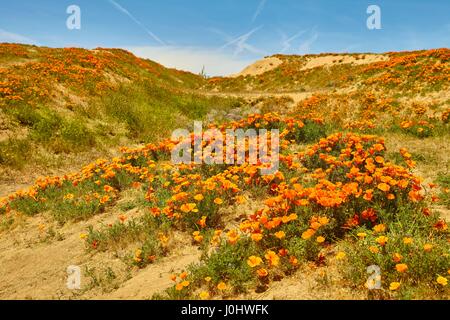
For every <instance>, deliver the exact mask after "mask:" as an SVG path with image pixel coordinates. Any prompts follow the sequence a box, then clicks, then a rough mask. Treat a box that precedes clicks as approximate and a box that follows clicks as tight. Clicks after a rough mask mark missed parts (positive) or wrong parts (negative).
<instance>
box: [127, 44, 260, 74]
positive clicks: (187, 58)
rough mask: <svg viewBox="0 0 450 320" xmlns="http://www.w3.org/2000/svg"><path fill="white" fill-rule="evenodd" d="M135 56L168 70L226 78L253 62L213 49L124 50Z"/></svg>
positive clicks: (141, 48) (135, 48) (168, 47)
mask: <svg viewBox="0 0 450 320" xmlns="http://www.w3.org/2000/svg"><path fill="white" fill-rule="evenodd" d="M124 49H126V50H129V51H131V52H133V53H134V54H135V55H136V56H138V57H141V58H147V59H150V60H153V61H156V62H158V63H161V64H162V65H164V66H166V67H170V68H176V69H179V70H185V71H190V72H193V73H196V74H198V73H200V72H201V71H202V69H203V68H204V69H205V73H206V74H207V75H208V76H227V75H231V74H234V73H238V72H240V71H241V70H242V69H244V68H245V67H246V66H248V65H249V64H251V63H252V62H253V61H252V60H249V59H242V58H238V57H236V56H234V55H232V54H228V53H225V52H220V51H217V49H215V48H202V47H176V46H141V47H127V48H124Z"/></svg>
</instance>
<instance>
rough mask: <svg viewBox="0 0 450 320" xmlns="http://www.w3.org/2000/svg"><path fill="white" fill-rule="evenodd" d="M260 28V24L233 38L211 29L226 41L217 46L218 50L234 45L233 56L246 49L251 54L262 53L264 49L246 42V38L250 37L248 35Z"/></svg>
mask: <svg viewBox="0 0 450 320" xmlns="http://www.w3.org/2000/svg"><path fill="white" fill-rule="evenodd" d="M261 28H262V26H259V27H257V28H254V29H252V30H250V31H249V32H247V33H245V34H243V35H240V36H238V37H235V38H232V37H230V36H229V35H227V34H226V33H224V32H222V31H220V30H217V29H212V30H213V31H215V32H216V33H219V34H221V35H222V36H223V37H224V38H225V40H226V41H227V42H226V43H225V44H224V45H223V46H222V47H220V48H219V50H220V51H222V50H224V49H226V48H228V47H234V53H233V55H234V56H237V55H239V54H240V53H243V52H246V51H247V52H250V53H253V54H257V55H264V51H262V50H260V49H258V48H256V47H254V46H252V45H251V44H249V43H247V42H248V40H249V39H250V37H251V36H252V35H253V34H254V33H255V32H257V31H258V30H259V29H261Z"/></svg>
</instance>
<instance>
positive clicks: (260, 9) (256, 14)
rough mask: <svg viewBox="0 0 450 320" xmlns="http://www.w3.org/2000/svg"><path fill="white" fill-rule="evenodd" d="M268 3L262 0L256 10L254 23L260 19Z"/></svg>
mask: <svg viewBox="0 0 450 320" xmlns="http://www.w3.org/2000/svg"><path fill="white" fill-rule="evenodd" d="M266 2H267V0H261V2H260V3H259V4H258V7H257V8H256V11H255V13H254V14H253V18H252V22H255V20H256V18H258V16H259V15H260V13H261V12H262V11H263V9H264V6H265V5H266Z"/></svg>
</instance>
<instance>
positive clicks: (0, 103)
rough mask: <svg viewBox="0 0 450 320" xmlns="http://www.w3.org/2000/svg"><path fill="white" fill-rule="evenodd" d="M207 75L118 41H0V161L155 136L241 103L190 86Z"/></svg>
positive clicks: (42, 159)
mask: <svg viewBox="0 0 450 320" xmlns="http://www.w3.org/2000/svg"><path fill="white" fill-rule="evenodd" d="M204 82H205V79H204V78H203V77H201V76H198V75H194V74H191V73H188V72H183V71H178V70H174V69H168V68H165V67H163V66H161V65H159V64H157V63H155V62H153V61H150V60H143V59H139V58H137V57H135V56H134V55H132V54H131V53H129V52H126V51H124V50H119V49H102V48H98V49H95V50H85V49H78V48H65V49H54V48H43V47H36V46H27V45H18V44H0V167H10V168H22V167H23V166H25V165H27V166H29V165H31V164H32V163H36V164H41V165H44V166H47V167H48V166H49V165H51V164H52V163H53V162H54V160H55V155H58V154H71V153H75V154H76V153H78V152H83V151H86V152H87V151H90V150H95V151H96V152H97V153H99V152H100V154H101V152H102V150H103V152H104V153H105V152H106V151H107V150H108V149H109V148H111V147H117V146H118V145H120V144H133V143H139V142H150V141H156V140H158V139H160V138H162V137H164V136H167V135H168V134H169V133H170V132H171V131H172V130H173V129H175V128H177V127H180V126H183V125H184V124H185V123H186V122H187V121H188V120H190V119H201V118H203V117H204V116H205V115H206V114H207V113H208V112H209V111H210V110H211V106H214V108H216V109H219V110H220V109H224V110H227V109H230V108H233V107H236V106H237V105H239V101H237V100H236V99H226V98H218V97H209V98H208V97H204V96H202V95H199V94H196V93H193V92H192V91H193V90H194V89H196V88H198V87H199V86H200V85H202V84H203V83H204ZM56 158H57V157H56Z"/></svg>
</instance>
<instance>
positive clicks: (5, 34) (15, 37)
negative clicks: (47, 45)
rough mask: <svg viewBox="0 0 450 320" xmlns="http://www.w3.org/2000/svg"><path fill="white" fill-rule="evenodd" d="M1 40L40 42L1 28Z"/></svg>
mask: <svg viewBox="0 0 450 320" xmlns="http://www.w3.org/2000/svg"><path fill="white" fill-rule="evenodd" d="M0 42H15V43H24V44H38V43H37V41H35V40H33V39H30V38H28V37H25V36H23V35H20V34H17V33H13V32H9V31H6V30H4V29H0Z"/></svg>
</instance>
